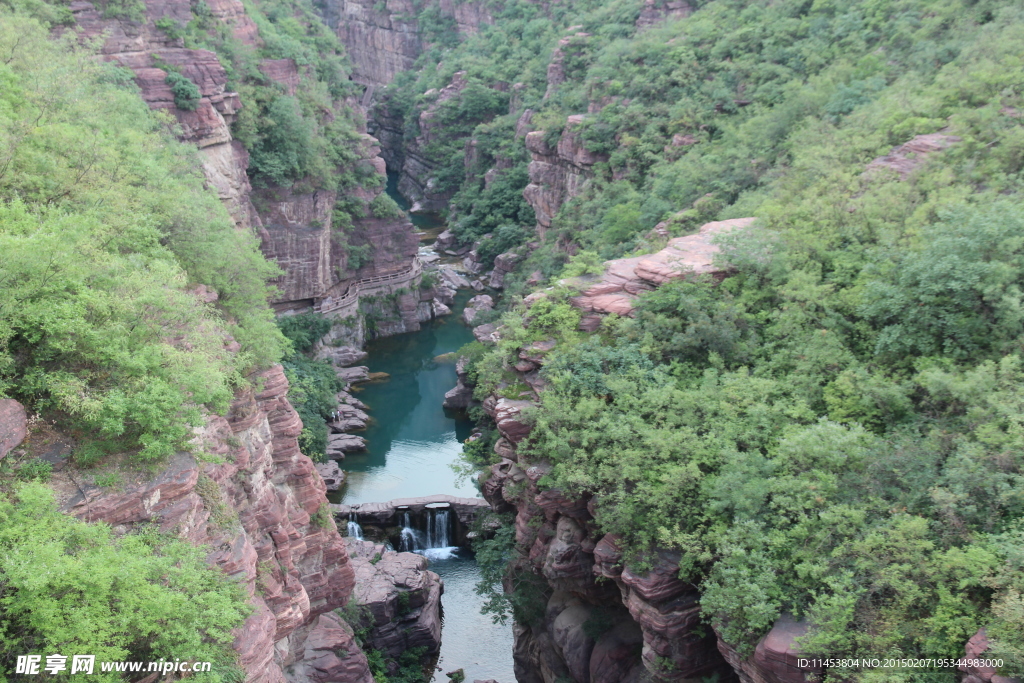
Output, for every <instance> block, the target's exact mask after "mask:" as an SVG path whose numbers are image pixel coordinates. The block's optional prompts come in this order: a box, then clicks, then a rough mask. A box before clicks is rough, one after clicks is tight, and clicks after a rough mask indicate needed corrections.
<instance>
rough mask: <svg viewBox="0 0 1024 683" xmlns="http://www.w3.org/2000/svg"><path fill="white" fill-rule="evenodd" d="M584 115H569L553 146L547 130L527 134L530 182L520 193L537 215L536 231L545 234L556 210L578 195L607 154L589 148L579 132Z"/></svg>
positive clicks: (541, 234)
mask: <svg viewBox="0 0 1024 683" xmlns="http://www.w3.org/2000/svg"><path fill="white" fill-rule="evenodd" d="M583 119H584V115H581V114H576V115H573V116H570V117H569V118H568V119H567V121H566V124H565V128H564V130H563V131H562V134H561V136H560V137H559V139H558V142H557V143H556V145H555V147H554V148H552V147H551V146H549V145H548V143H547V142H546V138H547V133H546V132H545V131H542V130H535V131H533V132H531V133H528V134H527V135H526V149H527V150H528V151H529V152H530V158H531V161H530V166H529V174H530V184H529V185H527V186H526V187H525V188H524V189H523V197H524V198H525V199H526V201H527V203H528V204H529V205H530V206H531V207H533V211H534V213H535V214H536V215H537V233H538V235H540V236H541V237H543V236H544V234H545V232H546V231H547V230H548V228H550V227H551V222H552V221H553V220H554V218H555V215H556V214H557V213H558V210H559V209H560V208H562V204H564V203H565V202H566V201H567V200H568V199H571V198H572V197H575V196H577V195H578V194H579V193H580V192H581V191H582V189H583V185H584V183H586V181H587V180H588V179H589V178H590V177H591V176H593V170H592V169H593V166H594V164H596V163H598V162H601V161H606V160H607V157H605V156H603V155H600V154H595V153H594V152H591V151H589V150H588V149H587V148H586V147H585V146H584V145H583V140H582V139H581V138H580V136H579V133H578V130H577V129H578V127H579V125H580V124H581V123H582V122H583Z"/></svg>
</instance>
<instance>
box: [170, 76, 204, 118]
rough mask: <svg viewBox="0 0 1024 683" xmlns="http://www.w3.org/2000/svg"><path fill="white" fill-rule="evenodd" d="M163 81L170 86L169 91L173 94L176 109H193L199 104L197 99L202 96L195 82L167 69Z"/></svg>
mask: <svg viewBox="0 0 1024 683" xmlns="http://www.w3.org/2000/svg"><path fill="white" fill-rule="evenodd" d="M164 81H165V82H166V83H167V85H169V86H171V93H172V94H173V95H174V106H175V107H177V108H178V109H186V110H188V111H195V108H196V107H197V106H199V100H200V98H201V97H202V94H201V93H200V92H199V88H197V87H196V84H195V83H193V82H192V81H190V80H189V79H188V78H187V77H186V76H183V75H182V74H180V73H178V72H177V71H168V72H167V77H166V78H165V79H164Z"/></svg>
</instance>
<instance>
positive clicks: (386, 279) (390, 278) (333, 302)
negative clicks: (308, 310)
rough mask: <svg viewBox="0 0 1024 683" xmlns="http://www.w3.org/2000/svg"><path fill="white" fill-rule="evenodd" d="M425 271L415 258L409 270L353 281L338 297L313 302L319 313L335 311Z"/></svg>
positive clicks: (414, 277) (410, 279) (408, 280)
mask: <svg viewBox="0 0 1024 683" xmlns="http://www.w3.org/2000/svg"><path fill="white" fill-rule="evenodd" d="M422 273H423V266H422V265H421V264H420V261H419V259H414V260H413V262H412V267H411V268H409V269H408V270H403V271H402V272H400V273H392V274H391V275H378V276H376V277H368V278H364V279H362V280H356V281H355V282H353V283H352V284H351V285H350V286H349V288H348V290H347V291H346V292H345V293H344V294H343V295H341V296H340V297H338V298H334V297H330V296H328V297H324V298H323V299H321V300H320V301H317V302H316V303H315V304H313V310H314V311H316V312H317V313H333V312H334V311H337V310H338V309H341V308H345V307H346V306H351V305H353V304H358V303H359V297H360V296H362V295H365V294H371V293H373V292H376V291H380V290H381V289H385V288H390V287H393V286H395V285H403V284H405V283H406V282H410V281H412V280H414V279H416V278H417V277H419V276H420V275H421V274H422Z"/></svg>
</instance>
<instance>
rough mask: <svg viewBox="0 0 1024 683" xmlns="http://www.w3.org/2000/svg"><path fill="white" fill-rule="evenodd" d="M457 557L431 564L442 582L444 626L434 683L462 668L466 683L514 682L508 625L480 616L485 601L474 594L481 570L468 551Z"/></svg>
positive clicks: (509, 626) (510, 637)
mask: <svg viewBox="0 0 1024 683" xmlns="http://www.w3.org/2000/svg"><path fill="white" fill-rule="evenodd" d="M458 555H459V556H456V557H452V558H450V559H447V560H435V561H433V562H431V563H430V568H431V569H432V570H433V571H435V572H437V573H438V574H439V575H440V576H441V578H442V579H443V580H444V595H443V596H442V597H441V604H442V607H443V608H444V619H443V624H444V626H443V630H442V636H441V656H440V658H439V659H438V660H437V670H436V674H435V676H434V681H435V683H442V682H444V683H447V681H448V678H447V677H446V676H445V674H446V673H447V672H449V671H452V670H454V669H463V670H464V671H465V672H466V682H467V683H472V681H475V680H483V681H486V680H495V681H499V683H513V681H515V679H516V677H515V673H514V672H513V669H512V626H511V623H509V624H508V625H506V626H501V625H496V624H494V623H493V622H492V621H491V617H490V616H484V615H483V614H480V608H481V607H482V606H483V603H484V598H483V597H481V596H479V595H477V594H476V592H475V591H474V588H475V587H476V583H477V581H479V580H480V569H479V568H478V567H477V564H476V561H475V560H473V558H472V555H471V554H470V553H469V552H468V551H466V550H459V554H458Z"/></svg>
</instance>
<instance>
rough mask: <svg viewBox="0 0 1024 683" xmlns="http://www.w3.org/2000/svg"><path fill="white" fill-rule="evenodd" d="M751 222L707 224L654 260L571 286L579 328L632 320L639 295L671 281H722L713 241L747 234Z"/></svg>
mask: <svg viewBox="0 0 1024 683" xmlns="http://www.w3.org/2000/svg"><path fill="white" fill-rule="evenodd" d="M755 220H756V219H755V218H733V219H731V220H725V221H715V222H713V223H706V224H704V225H703V226H702V227H701V228H700V230H699V231H698V232H697V234H695V235H687V236H685V237H676V238H675V239H672V240H670V241H669V243H668V246H666V247H665V248H664V249H662V250H661V251H658V252H656V253H654V254H649V255H647V256H633V257H630V258H623V259H615V260H612V261H606V262H605V269H604V272H603V273H602V274H601V275H599V276H585V277H580V278H576V279H574V280H572V281H571V284H574V285H576V286H577V287H579V289H580V290H581V291H580V295H579V296H577V297H574V298H573V299H572V305H573V306H575V307H576V308H578V309H580V310H581V311H583V313H584V318H583V320H582V322H581V323H580V326H581V328H582V329H584V330H588V331H592V330H594V329H597V325H599V324H600V320H601V317H602V316H604V315H608V314H610V313H614V314H616V315H632V314H633V307H634V305H635V303H636V297H637V295H638V294H640V293H641V292H645V291H650V290H653V289H655V288H656V287H658V286H659V285H663V284H665V283H666V282H669V281H670V280H678V279H682V278H685V277H692V276H694V275H711V276H714V277H722V276H724V275H725V273H726V272H728V265H727V264H723V263H718V262H716V257H717V256H718V254H719V253H720V251H721V250H720V249H719V247H718V245H716V244H715V237H717V236H719V235H722V234H725V233H727V232H730V231H732V230H741V229H745V228H749V227H751V226H752V225H753V224H754V222H755Z"/></svg>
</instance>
